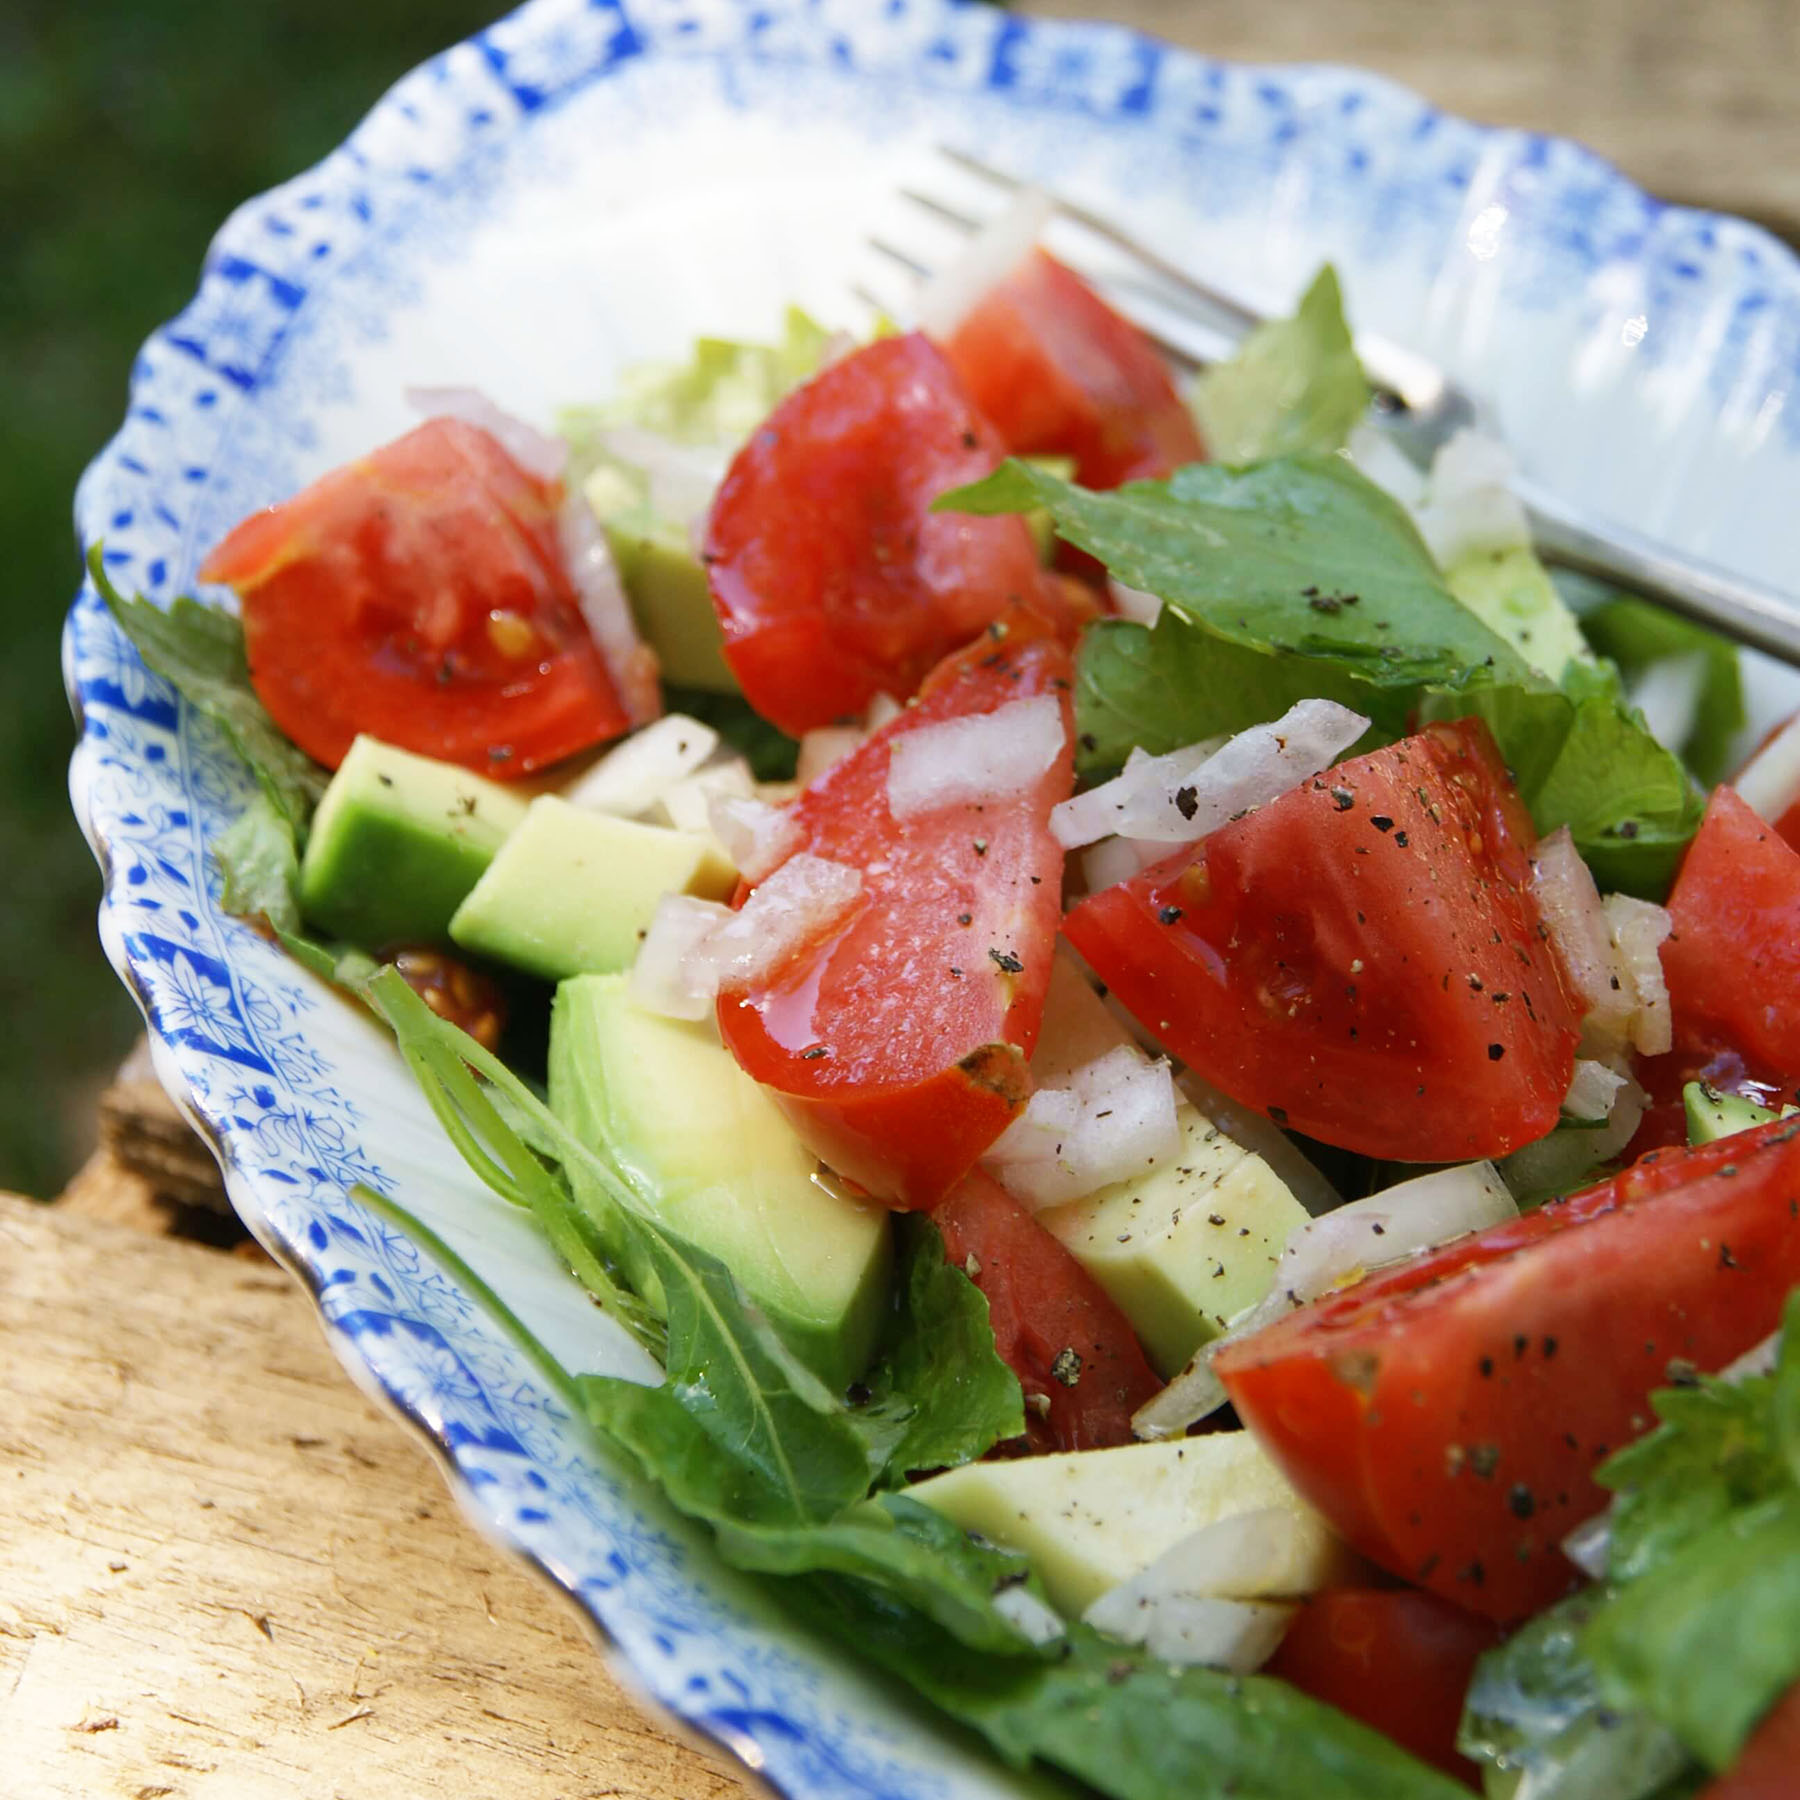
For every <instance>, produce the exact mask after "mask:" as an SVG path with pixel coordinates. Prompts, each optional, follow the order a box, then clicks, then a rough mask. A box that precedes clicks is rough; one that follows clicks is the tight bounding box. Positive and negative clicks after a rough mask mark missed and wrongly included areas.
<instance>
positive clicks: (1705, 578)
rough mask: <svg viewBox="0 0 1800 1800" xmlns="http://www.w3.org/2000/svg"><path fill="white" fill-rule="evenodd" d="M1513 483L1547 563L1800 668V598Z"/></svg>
mask: <svg viewBox="0 0 1800 1800" xmlns="http://www.w3.org/2000/svg"><path fill="white" fill-rule="evenodd" d="M1512 485H1513V492H1514V493H1515V494H1517V495H1518V497H1519V500H1520V502H1521V503H1522V504H1523V505H1524V508H1525V512H1526V516H1527V517H1528V518H1529V519H1530V521H1531V535H1532V540H1533V542H1534V543H1535V544H1536V546H1537V550H1538V553H1539V555H1541V556H1542V557H1543V559H1544V560H1545V561H1546V562H1550V563H1557V564H1560V565H1561V566H1562V567H1563V568H1566V569H1579V570H1580V571H1581V572H1582V573H1583V574H1585V575H1597V576H1600V577H1601V578H1602V579H1604V580H1607V581H1611V582H1616V583H1617V584H1618V586H1620V587H1622V588H1625V589H1626V590H1628V591H1629V592H1631V593H1634V594H1642V595H1643V596H1644V598H1645V599H1646V600H1655V601H1657V602H1659V603H1660V604H1661V605H1663V606H1666V607H1668V608H1669V610H1670V611H1671V612H1678V613H1680V614H1681V615H1682V617H1683V618H1687V619H1692V620H1693V621H1694V622H1695V623H1696V624H1698V625H1708V626H1710V627H1711V628H1712V629H1713V630H1714V631H1717V632H1719V633H1721V634H1722V635H1723V636H1725V637H1728V638H1735V639H1736V640H1737V641H1738V642H1739V643H1741V644H1750V645H1753V646H1754V647H1755V648H1756V649H1758V650H1765V651H1767V652H1768V654H1769V655H1771V656H1774V657H1778V658H1779V659H1780V660H1781V661H1782V662H1785V663H1788V664H1789V665H1791V666H1793V667H1796V668H1800V597H1796V596H1794V595H1791V594H1784V593H1782V592H1781V591H1780V590H1779V589H1778V588H1772V587H1768V586H1766V585H1765V584H1764V583H1762V582H1760V581H1752V580H1750V579H1749V578H1748V577H1747V576H1743V575H1735V574H1733V573H1732V572H1731V571H1730V570H1729V569H1721V568H1720V567H1719V566H1718V564H1716V563H1710V562H1705V561H1703V560H1702V559H1701V558H1699V557H1697V556H1684V555H1682V554H1681V553H1680V552H1679V551H1676V550H1672V549H1671V548H1670V547H1669V546H1668V545H1667V544H1664V543H1659V542H1658V541H1657V540H1656V539H1654V538H1648V537H1645V536H1644V535H1643V534H1642V533H1641V532H1636V531H1632V530H1631V529H1630V528H1629V527H1627V526H1624V525H1617V524H1614V523H1613V521H1612V520H1610V519H1606V520H1601V519H1596V518H1593V517H1591V516H1590V515H1587V514H1584V513H1583V512H1581V511H1580V509H1579V508H1577V507H1574V506H1571V505H1570V504H1569V503H1568V502H1567V501H1566V500H1564V499H1562V498H1561V497H1560V496H1558V495H1556V494H1553V493H1551V492H1550V491H1549V490H1548V489H1547V488H1541V487H1539V486H1538V485H1537V484H1536V483H1535V482H1530V481H1523V480H1515V481H1514V482H1513V484H1512Z"/></svg>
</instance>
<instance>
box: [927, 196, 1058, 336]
mask: <svg viewBox="0 0 1800 1800" xmlns="http://www.w3.org/2000/svg"><path fill="white" fill-rule="evenodd" d="M1054 210H1055V208H1054V206H1053V204H1052V202H1051V200H1050V197H1049V195H1048V194H1044V193H1041V192H1040V191H1039V190H1038V189H1036V188H1022V189H1021V190H1020V191H1019V193H1018V195H1017V196H1016V198H1014V199H1013V200H1011V201H1009V202H1008V204H1007V205H1006V206H1005V207H1004V208H1003V209H1002V210H1001V211H1000V212H998V213H996V214H995V215H994V217H993V218H991V219H990V220H988V222H987V223H986V224H985V225H983V226H982V227H981V229H980V230H979V231H977V232H976V233H975V234H974V236H972V237H971V238H970V239H969V241H968V242H967V243H966V244H965V245H964V246H963V248H962V249H961V250H960V251H959V252H958V253H957V254H956V255H955V256H952V257H950V258H948V259H947V260H946V261H945V262H944V264H943V266H942V267H941V268H939V269H938V270H937V271H936V273H935V274H933V275H931V276H930V277H929V278H928V279H927V280H926V282H925V283H924V285H923V286H922V287H921V288H920V289H919V297H918V302H917V304H916V306H915V308H914V318H915V320H916V322H917V324H918V327H919V329H920V330H921V331H925V332H929V333H930V334H931V336H933V337H935V338H940V339H941V338H947V337H949V336H951V335H952V334H953V333H954V332H955V330H956V328H957V327H958V326H959V325H960V324H961V323H962V322H963V320H964V319H965V318H967V317H968V315H969V313H970V312H971V311H972V310H973V309H974V308H975V306H976V305H977V304H978V303H979V302H980V301H981V300H982V299H983V298H985V297H986V295H987V294H988V293H989V292H990V291H991V290H992V289H993V288H995V287H997V286H998V285H999V284H1000V283H1001V282H1002V281H1004V280H1005V279H1006V277H1007V276H1008V275H1010V274H1011V273H1012V272H1013V270H1014V269H1015V268H1017V267H1018V265H1019V263H1020V262H1021V261H1022V260H1023V259H1024V257H1025V256H1026V255H1027V254H1028V253H1029V252H1030V250H1031V247H1032V246H1033V245H1034V244H1035V243H1036V242H1037V241H1038V238H1039V237H1040V236H1041V235H1042V234H1043V230H1044V227H1045V226H1046V225H1048V224H1049V222H1050V217H1051V214H1052V212H1053V211H1054Z"/></svg>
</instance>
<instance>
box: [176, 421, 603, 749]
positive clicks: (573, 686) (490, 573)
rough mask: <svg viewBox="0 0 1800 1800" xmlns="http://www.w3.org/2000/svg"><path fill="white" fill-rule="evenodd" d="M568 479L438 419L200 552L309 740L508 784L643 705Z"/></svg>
mask: <svg viewBox="0 0 1800 1800" xmlns="http://www.w3.org/2000/svg"><path fill="white" fill-rule="evenodd" d="M561 499H562V491H561V487H560V485H559V484H558V483H555V482H546V481H540V480H539V479H538V478H537V477H536V476H535V475H532V474H531V473H529V472H528V471H527V470H525V469H522V468H521V467H520V466H519V465H518V464H517V463H516V462H514V461H513V459H512V458H511V457H510V456H508V455H507V453H506V451H505V450H504V449H502V448H501V446H500V445H499V443H498V442H497V441H496V440H495V439H494V438H493V437H491V436H490V435H489V434H488V433H487V432H485V431H482V430H481V429H479V428H478V427H477V426H474V425H467V424H464V423H463V422H462V421H461V420H458V419H432V420H430V421H429V422H427V423H426V424H424V425H421V426H419V428H418V429H417V430H416V431H410V432H408V433H407V434H406V436H405V437H403V438H399V439H397V440H396V441H395V442H393V443H391V444H387V445H384V446H383V447H382V448H381V449H379V450H376V451H374V452H373V453H371V454H370V455H368V456H365V457H363V458H361V459H360V460H358V461H356V462H353V463H349V464H346V465H345V467H343V468H341V469H334V470H333V471H332V473H331V474H329V475H326V476H323V477H322V478H321V479H320V480H318V481H315V482H314V483H313V485H312V486H311V487H309V488H307V489H305V490H304V491H303V492H301V493H299V494H296V495H295V496H294V497H293V499H291V500H284V501H282V502H281V503H280V504H279V505H277V506H272V507H270V508H269V509H268V510H267V511H266V512H260V513H254V514H252V515H251V517H249V518H248V519H246V520H245V521H244V522H243V523H242V524H241V525H239V526H238V527H237V529H236V530H235V531H233V532H232V533H231V535H230V536H229V537H228V538H226V539H225V541H224V542H223V543H222V544H220V545H219V547H218V548H217V549H216V550H214V551H213V553H212V555H211V556H209V557H208V558H207V559H206V561H205V562H204V563H203V564H202V565H201V568H200V579H201V580H202V581H223V582H226V583H229V585H230V586H232V587H234V588H236V589H237V592H238V595H239V598H240V599H241V600H242V602H243V615H244V647H245V649H246V650H247V652H248V653H249V658H250V678H251V681H252V682H253V684H254V685H255V688H256V691H257V694H258V695H259V696H260V697H261V699H262V703H263V705H265V706H266V707H267V708H268V709H269V711H270V713H271V714H272V715H273V716H274V719H275V722H276V724H278V725H279V726H280V727H281V729H282V730H283V731H285V732H286V733H287V734H288V736H289V737H291V738H292V739H293V740H294V742H295V743H297V744H298V745H299V746H300V748H301V749H302V750H304V751H306V752H307V754H308V755H309V756H313V757H316V758H317V759H318V760H319V761H320V762H322V763H324V764H325V765H326V766H327V767H329V768H336V767H337V765H338V764H339V763H340V762H341V761H342V760H343V757H344V753H345V751H347V750H348V749H349V748H350V743H351V740H352V739H353V738H354V737H355V736H356V734H357V733H358V732H361V731H366V732H369V733H372V734H373V735H374V736H376V737H379V738H381V739H382V740H383V741H384V742H386V743H390V744H397V745H399V746H400V747H401V748H402V749H405V750H416V751H418V752H419V753H420V754H421V755H425V756H435V757H438V758H439V759H440V760H442V761H444V762H452V763H460V764H462V765H463V767H465V768H469V769H475V770H477V771H479V772H480V773H481V774H483V775H489V776H492V777H493V778H494V779H496V780H499V781H506V780H511V779H513V778H515V777H517V776H521V775H529V774H530V773H531V772H532V771H533V770H534V769H541V768H543V767H544V766H545V765H546V764H548V763H554V762H559V761H561V760H562V758H564V757H565V756H572V755H573V754H574V753H575V752H576V751H577V750H585V749H587V748H589V747H590V746H591V745H594V744H598V743H602V742H604V741H605V740H606V739H607V738H611V737H617V736H618V735H619V733H620V732H622V731H624V730H626V729H627V728H628V727H629V725H630V723H631V721H630V719H629V718H628V717H627V715H626V710H625V708H624V707H623V706H622V705H621V703H620V700H619V695H618V692H617V690H616V689H615V687H614V685H613V681H612V678H611V676H610V675H609V674H608V673H607V668H606V664H605V663H604V662H603V661H602V659H601V656H600V652H599V650H598V649H597V648H596V647H595V644H594V640H593V639H592V638H591V637H590V636H589V635H588V630H587V626H586V625H585V624H584V623H583V621H582V617H581V608H580V605H579V603H578V602H577V600H576V597H575V591H574V589H573V587H572V586H571V585H570V582H569V576H568V573H567V570H566V569H565V567H564V565H563V558H562V551H561V548H560V546H559V544H558V541H557V530H556V514H557V508H558V506H559V505H560V503H561Z"/></svg>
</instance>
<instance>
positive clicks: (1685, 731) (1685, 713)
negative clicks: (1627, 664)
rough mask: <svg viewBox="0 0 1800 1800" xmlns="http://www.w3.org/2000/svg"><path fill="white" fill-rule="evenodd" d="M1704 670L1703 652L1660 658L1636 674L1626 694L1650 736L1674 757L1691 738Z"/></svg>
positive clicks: (1705, 666)
mask: <svg viewBox="0 0 1800 1800" xmlns="http://www.w3.org/2000/svg"><path fill="white" fill-rule="evenodd" d="M1706 669H1707V661H1706V652H1705V651H1704V650H1690V651H1687V652H1686V653H1685V654H1683V655H1680V656H1659V657H1657V658H1656V660H1655V661H1654V662H1650V663H1646V664H1645V665H1644V667H1643V668H1642V669H1640V670H1639V671H1638V675H1637V679H1636V680H1635V681H1633V682H1632V683H1631V685H1630V687H1629V688H1628V689H1627V691H1626V698H1627V699H1628V700H1629V701H1630V702H1631V704H1632V705H1633V706H1635V707H1636V708H1637V709H1638V711H1639V712H1641V713H1642V714H1643V715H1644V723H1645V724H1646V725H1648V726H1649V727H1650V735H1651V736H1652V737H1653V738H1655V739H1656V741H1657V742H1658V743H1659V744H1661V745H1662V746H1663V748H1664V749H1665V750H1672V751H1674V752H1675V753H1676V755H1680V753H1681V749H1682V746H1683V745H1684V744H1685V743H1686V742H1687V741H1688V739H1689V738H1690V737H1692V736H1693V734H1694V721H1695V720H1696V719H1697V718H1698V717H1699V716H1700V697H1701V695H1702V694H1703V693H1704V692H1705V691H1706Z"/></svg>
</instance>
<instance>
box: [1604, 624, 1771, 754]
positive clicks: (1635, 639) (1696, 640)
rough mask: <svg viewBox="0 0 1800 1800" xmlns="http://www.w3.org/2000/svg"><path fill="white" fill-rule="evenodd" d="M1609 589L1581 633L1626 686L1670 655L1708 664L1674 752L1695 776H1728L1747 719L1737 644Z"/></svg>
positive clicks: (1702, 627)
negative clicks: (1687, 725) (1690, 717)
mask: <svg viewBox="0 0 1800 1800" xmlns="http://www.w3.org/2000/svg"><path fill="white" fill-rule="evenodd" d="M1608 591H1609V592H1611V594H1612V597H1611V598H1610V599H1606V600H1604V601H1602V602H1601V604H1599V605H1598V606H1595V607H1594V608H1593V609H1592V610H1590V611H1587V612H1584V613H1583V614H1582V615H1581V629H1582V631H1583V632H1584V633H1585V634H1586V637H1587V640H1588V642H1589V643H1590V644H1592V645H1593V647H1594V648H1595V649H1596V650H1597V651H1599V653H1600V654H1601V655H1602V656H1607V657H1610V658H1611V659H1612V660H1613V661H1614V662H1615V663H1616V664H1618V666H1619V668H1620V669H1621V670H1622V671H1623V672H1624V674H1625V678H1626V680H1627V682H1630V681H1632V680H1635V679H1636V678H1637V677H1638V676H1640V675H1641V674H1642V673H1643V672H1644V670H1645V669H1647V668H1648V667H1649V666H1650V664H1652V663H1654V662H1659V661H1661V660H1663V659H1664V658H1666V657H1671V656H1695V657H1698V658H1700V659H1701V661H1702V662H1703V664H1704V667H1705V674H1704V678H1703V680H1702V683H1701V687H1700V703H1699V706H1698V708H1697V710H1696V711H1695V714H1694V724H1693V729H1692V730H1691V731H1690V732H1689V733H1688V735H1687V737H1686V739H1685V740H1684V741H1683V742H1682V743H1680V744H1677V745H1676V746H1675V748H1676V749H1677V750H1679V751H1680V752H1681V755H1682V757H1683V759H1684V760H1685V761H1686V762H1687V764H1688V766H1689V767H1690V768H1691V769H1692V770H1693V771H1694V773H1695V775H1696V776H1698V777H1699V779H1700V780H1701V781H1702V782H1703V783H1706V784H1708V785H1711V784H1712V783H1713V782H1715V781H1717V780H1719V778H1720V777H1721V776H1722V775H1723V774H1724V773H1725V770H1726V765H1727V760H1728V758H1729V755H1730V752H1731V748H1732V745H1733V743H1734V742H1735V740H1736V738H1737V734H1738V733H1739V732H1740V731H1742V730H1743V728H1744V721H1745V718H1746V714H1745V711H1744V682H1743V671H1742V667H1741V663H1740V659H1739V656H1738V648H1737V645H1735V644H1734V643H1732V642H1731V641H1730V639H1728V638H1722V637H1720V636H1719V635H1718V634H1717V633H1716V632H1712V631H1708V630H1707V629H1706V628H1705V626H1703V625H1695V624H1692V623H1690V622H1689V621H1688V620H1686V619H1683V618H1681V617H1679V616H1678V615H1677V614H1675V613H1672V612H1669V611H1667V610H1666V609H1665V608H1663V607H1660V606H1652V605H1651V604H1650V602H1649V601H1647V600H1639V599H1636V598H1634V597H1633V596H1631V595H1629V594H1621V593H1618V592H1616V591H1613V590H1608Z"/></svg>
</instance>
